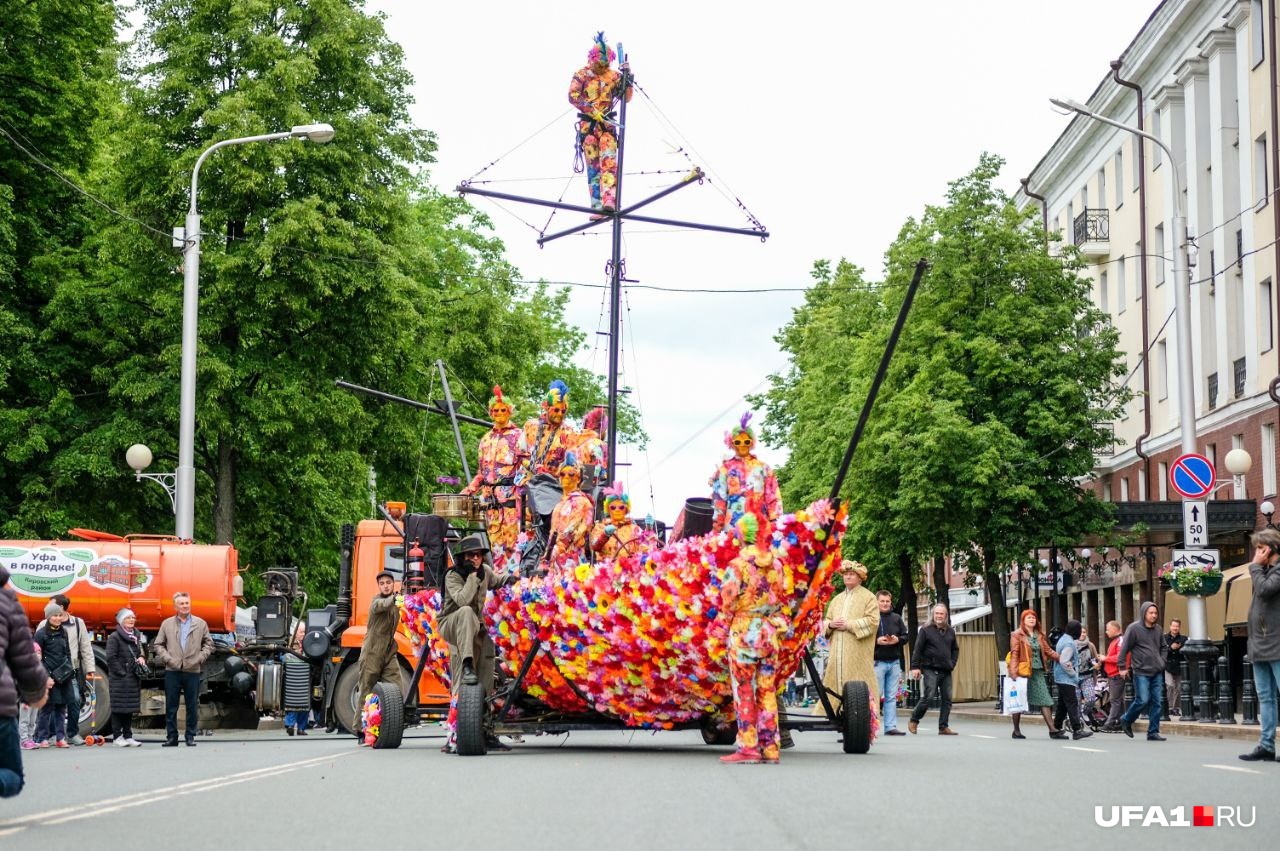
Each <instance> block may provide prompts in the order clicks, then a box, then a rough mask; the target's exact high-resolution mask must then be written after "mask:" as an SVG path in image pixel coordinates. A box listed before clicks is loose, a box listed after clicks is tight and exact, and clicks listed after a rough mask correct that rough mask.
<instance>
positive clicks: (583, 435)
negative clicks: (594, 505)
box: [565, 405, 609, 475]
mask: <svg viewBox="0 0 1280 851" xmlns="http://www.w3.org/2000/svg"><path fill="white" fill-rule="evenodd" d="M608 422H609V418H608V416H607V415H606V409H605V407H604V406H603V405H597V406H596V407H594V408H592V409H591V410H590V411H587V415H586V416H585V417H583V418H582V428H581V429H580V430H579V431H576V432H574V434H573V435H572V437H566V438H565V442H566V444H567V446H568V448H569V449H572V450H573V452H574V454H575V455H577V456H578V461H579V462H581V463H582V464H594V465H595V466H596V467H598V468H599V469H600V475H603V474H604V470H605V469H606V468H607V466H608V460H609V459H608V455H609V452H608V446H606V444H605V442H604V434H605V431H606V429H608V427H609V426H608Z"/></svg>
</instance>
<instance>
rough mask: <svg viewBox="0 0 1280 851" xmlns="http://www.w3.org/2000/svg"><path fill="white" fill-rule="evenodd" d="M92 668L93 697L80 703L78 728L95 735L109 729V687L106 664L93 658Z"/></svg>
mask: <svg viewBox="0 0 1280 851" xmlns="http://www.w3.org/2000/svg"><path fill="white" fill-rule="evenodd" d="M93 668H94V671H93V697H92V698H91V699H90V700H86V701H85V702H84V703H82V704H81V705H80V729H81V730H82V731H85V732H88V733H93V734H95V735H96V734H98V733H106V732H107V731H108V730H110V729H111V687H110V683H109V682H108V680H107V666H106V665H105V664H104V663H102V662H101V661H99V660H96V659H95V660H94V666H93ZM82 735H83V733H82Z"/></svg>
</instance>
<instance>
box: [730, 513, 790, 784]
mask: <svg viewBox="0 0 1280 851" xmlns="http://www.w3.org/2000/svg"><path fill="white" fill-rule="evenodd" d="M737 526H738V529H739V530H740V531H741V533H742V538H743V541H744V543H745V544H746V546H744V547H743V548H742V550H741V551H740V552H739V553H738V556H737V558H735V559H734V560H733V561H731V562H729V566H728V568H727V569H726V571H725V576H724V581H723V583H722V584H721V586H720V610H721V611H722V612H724V613H725V614H726V616H727V617H728V618H729V641H728V654H729V675H730V677H731V679H732V683H733V711H734V714H736V715H737V719H738V736H737V739H736V742H735V744H736V745H737V750H735V751H734V752H733V753H731V754H728V755H726V756H722V757H720V761H721V762H723V763H730V764H732V763H745V764H753V763H758V762H768V763H776V762H777V761H778V757H779V736H778V680H777V664H778V653H779V652H780V639H781V638H782V637H784V636H785V635H786V632H787V629H788V626H787V622H786V619H785V618H783V617H782V615H781V614H780V613H781V611H782V590H781V587H780V586H781V584H782V580H781V575H780V571H779V570H778V569H777V563H776V562H775V560H774V556H773V551H772V550H770V549H769V547H768V545H767V544H766V545H757V543H756V541H757V537H756V536H757V534H758V531H759V529H758V526H759V524H758V523H757V521H756V518H755V515H753V514H747V515H744V516H743V517H742V519H741V520H739V521H738V524H737Z"/></svg>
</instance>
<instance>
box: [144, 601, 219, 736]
mask: <svg viewBox="0 0 1280 851" xmlns="http://www.w3.org/2000/svg"><path fill="white" fill-rule="evenodd" d="M173 608H174V614H173V615H172V616H170V617H167V618H165V619H164V622H163V623H161V624H160V632H159V633H157V635H156V641H155V644H154V645H152V650H151V653H152V655H153V656H154V657H155V660H156V661H157V662H159V663H160V664H161V665H164V732H165V739H164V744H163V745H161V747H166V748H173V747H177V746H178V700H179V698H181V699H182V702H183V703H184V704H185V705H186V713H187V717H186V725H185V726H186V735H185V736H184V740H185V741H186V743H187V746H188V747H195V746H196V732H197V730H198V729H199V722H200V671H201V670H202V669H203V668H204V662H205V660H206V659H208V658H209V656H210V655H212V653H213V638H212V637H211V636H210V635H209V625H208V624H207V623H205V622H204V619H203V618H199V617H197V616H195V615H193V614H192V613H191V595H190V594H188V593H187V592H185V591H179V592H178V593H176V594H174V595H173Z"/></svg>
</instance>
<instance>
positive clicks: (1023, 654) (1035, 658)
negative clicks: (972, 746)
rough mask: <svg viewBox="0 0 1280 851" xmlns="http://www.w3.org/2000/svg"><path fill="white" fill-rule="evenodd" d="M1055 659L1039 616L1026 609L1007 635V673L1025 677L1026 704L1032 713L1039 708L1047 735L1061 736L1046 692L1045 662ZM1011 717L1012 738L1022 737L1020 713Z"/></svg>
mask: <svg viewBox="0 0 1280 851" xmlns="http://www.w3.org/2000/svg"><path fill="white" fill-rule="evenodd" d="M1056 661H1058V653H1057V651H1056V650H1054V649H1053V647H1052V646H1051V645H1050V644H1049V636H1047V635H1045V634H1044V628H1043V627H1042V626H1040V618H1039V617H1038V616H1037V615H1036V613H1035V612H1034V611H1033V610H1031V609H1027V610H1025V611H1024V612H1023V613H1022V617H1021V618H1019V620H1018V628H1017V629H1016V630H1014V631H1013V634H1012V635H1010V636H1009V675H1010V676H1013V677H1025V678H1026V680H1027V705H1028V706H1029V707H1030V708H1031V710H1032V711H1033V712H1034V711H1036V710H1039V711H1040V716H1041V717H1042V718H1044V723H1045V726H1046V727H1048V728H1049V738H1051V739H1065V738H1066V737H1067V734H1066V733H1064V732H1062V731H1061V730H1059V729H1058V727H1057V725H1055V724H1054V723H1053V713H1052V712H1051V711H1050V708H1051V707H1052V706H1053V698H1052V697H1051V696H1050V694H1049V663H1050V662H1056ZM1012 718H1013V737H1014V738H1015V739H1025V738H1026V736H1024V735H1022V713H1021V712H1015V713H1013V715H1012Z"/></svg>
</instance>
